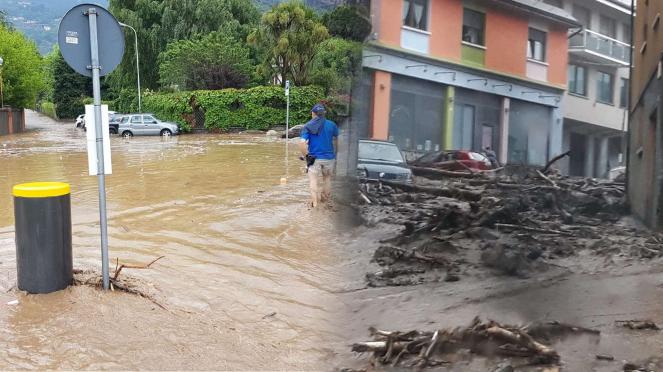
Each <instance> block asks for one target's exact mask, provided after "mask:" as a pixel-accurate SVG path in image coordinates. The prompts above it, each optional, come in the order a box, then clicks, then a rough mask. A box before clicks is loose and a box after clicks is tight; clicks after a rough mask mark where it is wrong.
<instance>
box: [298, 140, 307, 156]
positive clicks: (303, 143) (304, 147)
mask: <svg viewBox="0 0 663 372" xmlns="http://www.w3.org/2000/svg"><path fill="white" fill-rule="evenodd" d="M297 146H299V151H300V152H301V153H302V156H306V155H308V141H307V140H306V139H304V138H300V139H299V142H298V143H297Z"/></svg>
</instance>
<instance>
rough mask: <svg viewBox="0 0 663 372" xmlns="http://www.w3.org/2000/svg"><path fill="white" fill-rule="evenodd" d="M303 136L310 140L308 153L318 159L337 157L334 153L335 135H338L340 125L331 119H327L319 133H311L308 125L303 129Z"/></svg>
mask: <svg viewBox="0 0 663 372" xmlns="http://www.w3.org/2000/svg"><path fill="white" fill-rule="evenodd" d="M301 137H302V138H303V139H305V140H307V141H308V153H309V154H311V155H313V156H315V158H316V159H322V160H331V159H336V154H334V142H333V140H334V137H338V127H337V126H336V123H334V122H333V121H331V120H325V123H324V125H323V126H322V128H320V131H319V132H318V134H311V133H310V132H309V131H308V130H307V129H306V127H304V128H303V129H302V134H301Z"/></svg>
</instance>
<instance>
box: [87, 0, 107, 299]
mask: <svg viewBox="0 0 663 372" xmlns="http://www.w3.org/2000/svg"><path fill="white" fill-rule="evenodd" d="M87 16H88V20H89V22H90V57H91V66H90V69H92V94H93V96H94V128H95V135H96V142H97V143H96V144H97V175H98V178H99V219H100V220H99V222H100V225H101V274H102V276H103V282H104V289H108V288H109V287H110V283H109V282H110V278H109V274H108V227H107V222H106V177H105V174H104V148H103V135H102V126H101V84H100V81H99V76H100V70H101V66H99V44H98V43H97V10H96V9H95V8H90V9H88V11H87Z"/></svg>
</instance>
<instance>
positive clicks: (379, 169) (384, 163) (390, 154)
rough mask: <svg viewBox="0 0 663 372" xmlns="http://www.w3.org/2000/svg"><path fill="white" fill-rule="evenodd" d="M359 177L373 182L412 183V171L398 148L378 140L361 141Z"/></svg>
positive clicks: (358, 166)
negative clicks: (381, 180)
mask: <svg viewBox="0 0 663 372" xmlns="http://www.w3.org/2000/svg"><path fill="white" fill-rule="evenodd" d="M357 176H358V177H359V178H360V179H362V180H371V181H377V180H380V179H383V180H390V181H398V182H408V183H409V182H412V171H411V170H410V168H409V167H408V166H407V163H406V162H405V158H404V157H403V154H402V153H401V151H400V150H399V149H398V147H397V146H396V145H394V144H393V143H391V142H385V141H376V140H360V141H359V153H358V159H357Z"/></svg>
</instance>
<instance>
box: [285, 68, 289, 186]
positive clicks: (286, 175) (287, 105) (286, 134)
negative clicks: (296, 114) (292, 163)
mask: <svg viewBox="0 0 663 372" xmlns="http://www.w3.org/2000/svg"><path fill="white" fill-rule="evenodd" d="M285 102H286V103H285V178H286V179H288V172H289V169H288V168H289V167H288V134H289V133H288V131H289V130H290V129H289V128H290V80H286V82H285Z"/></svg>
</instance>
